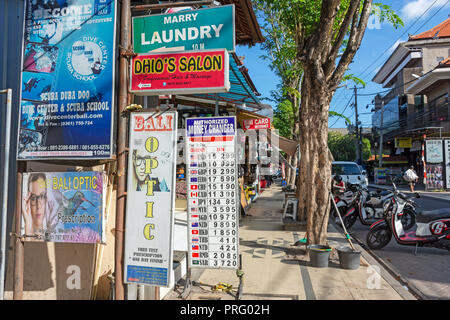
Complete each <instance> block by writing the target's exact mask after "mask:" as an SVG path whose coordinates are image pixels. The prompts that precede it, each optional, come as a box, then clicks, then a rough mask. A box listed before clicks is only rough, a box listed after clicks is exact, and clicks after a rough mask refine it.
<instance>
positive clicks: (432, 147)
mask: <svg viewBox="0 0 450 320" xmlns="http://www.w3.org/2000/svg"><path fill="white" fill-rule="evenodd" d="M425 148H426V149H425V153H426V159H427V160H426V162H427V163H442V162H444V156H443V154H442V140H426V146H425Z"/></svg>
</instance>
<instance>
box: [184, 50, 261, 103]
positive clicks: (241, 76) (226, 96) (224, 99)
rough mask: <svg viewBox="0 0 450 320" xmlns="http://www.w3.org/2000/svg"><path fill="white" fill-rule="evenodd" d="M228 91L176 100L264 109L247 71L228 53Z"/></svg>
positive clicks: (233, 54)
mask: <svg viewBox="0 0 450 320" xmlns="http://www.w3.org/2000/svg"><path fill="white" fill-rule="evenodd" d="M229 61H230V75H229V79H230V91H229V92H224V93H202V94H193V95H177V96H176V98H175V99H176V100H177V101H180V102H182V101H183V100H185V101H194V102H195V101H198V102H199V103H204V104H210V105H215V104H216V102H218V104H219V105H220V106H230V105H231V106H236V107H238V106H241V105H243V104H245V106H246V107H247V108H251V109H253V110H256V111H257V110H261V109H264V108H265V106H264V105H263V104H261V102H260V101H259V99H258V96H259V95H260V94H259V93H258V92H257V90H256V88H255V86H254V84H253V82H252V81H251V79H250V76H249V75H248V72H247V71H248V70H247V69H246V68H245V67H244V66H243V64H242V63H241V62H240V60H239V58H238V57H237V55H236V54H235V53H230V59H229Z"/></svg>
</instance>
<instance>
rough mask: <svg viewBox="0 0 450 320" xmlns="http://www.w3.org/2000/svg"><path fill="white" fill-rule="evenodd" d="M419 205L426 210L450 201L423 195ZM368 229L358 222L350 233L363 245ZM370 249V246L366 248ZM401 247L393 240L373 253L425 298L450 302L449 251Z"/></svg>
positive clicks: (446, 205)
mask: <svg viewBox="0 0 450 320" xmlns="http://www.w3.org/2000/svg"><path fill="white" fill-rule="evenodd" d="M416 202H417V203H418V204H419V205H420V207H421V208H422V209H423V210H434V209H440V208H445V207H448V208H450V200H446V199H437V198H432V197H428V196H422V197H421V198H420V199H416ZM368 230H369V226H364V225H362V224H361V222H360V221H359V220H357V221H356V223H355V224H354V225H353V226H352V227H351V228H350V230H348V232H349V233H350V235H352V236H353V237H356V238H357V239H358V240H359V241H360V242H361V243H362V244H366V235H367V232H368ZM364 248H365V249H366V250H369V248H368V247H367V246H365V247H364ZM414 251H415V247H410V246H404V245H399V244H398V243H397V242H396V241H395V240H394V239H392V240H391V242H390V243H389V244H388V245H387V246H386V247H384V248H383V249H380V250H376V251H371V252H372V253H373V254H375V255H376V256H377V257H378V258H381V259H382V261H383V262H384V263H385V264H386V265H387V266H388V267H389V269H391V270H392V271H393V272H394V273H395V274H396V275H400V276H401V278H402V279H403V280H405V281H406V283H407V284H408V285H410V286H411V288H412V289H414V290H416V291H418V292H419V293H420V296H421V297H422V298H424V299H433V300H435V299H450V252H449V251H447V250H441V249H434V248H418V251H417V255H414Z"/></svg>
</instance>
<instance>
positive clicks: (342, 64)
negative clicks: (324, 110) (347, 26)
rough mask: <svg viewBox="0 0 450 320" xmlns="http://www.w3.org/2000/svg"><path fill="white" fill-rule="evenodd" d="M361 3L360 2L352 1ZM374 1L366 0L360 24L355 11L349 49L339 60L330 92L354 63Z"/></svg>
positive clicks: (331, 80) (357, 12)
mask: <svg viewBox="0 0 450 320" xmlns="http://www.w3.org/2000/svg"><path fill="white" fill-rule="evenodd" d="M352 1H356V2H358V3H359V0H352ZM372 1H373V0H364V5H363V8H362V11H361V16H360V18H359V23H358V17H359V10H356V11H355V14H354V16H353V21H352V26H351V31H350V38H349V41H348V44H347V48H346V49H345V52H344V54H343V55H342V57H341V59H340V60H339V64H338V66H337V68H336V69H335V70H334V72H333V74H332V76H331V78H330V82H329V84H330V86H329V90H330V91H335V90H336V88H337V86H338V85H339V83H340V82H341V80H342V77H343V76H344V74H345V72H346V71H347V68H348V66H349V64H350V63H351V62H352V61H353V57H354V56H355V54H356V51H357V50H358V48H359V46H360V45H361V41H362V38H363V36H364V33H365V31H366V27H367V22H368V20H369V16H370V13H371V10H372Z"/></svg>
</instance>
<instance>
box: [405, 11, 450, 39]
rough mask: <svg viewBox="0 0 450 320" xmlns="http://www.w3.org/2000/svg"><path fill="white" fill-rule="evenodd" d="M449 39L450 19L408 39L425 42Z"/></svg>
mask: <svg viewBox="0 0 450 320" xmlns="http://www.w3.org/2000/svg"><path fill="white" fill-rule="evenodd" d="M447 37H450V17H449V18H447V19H445V20H444V21H442V22H441V23H440V24H438V25H437V26H435V27H433V28H431V29H430V30H428V31H425V32H422V33H419V34H417V35H414V36H410V37H409V41H412V40H427V39H439V38H447Z"/></svg>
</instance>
